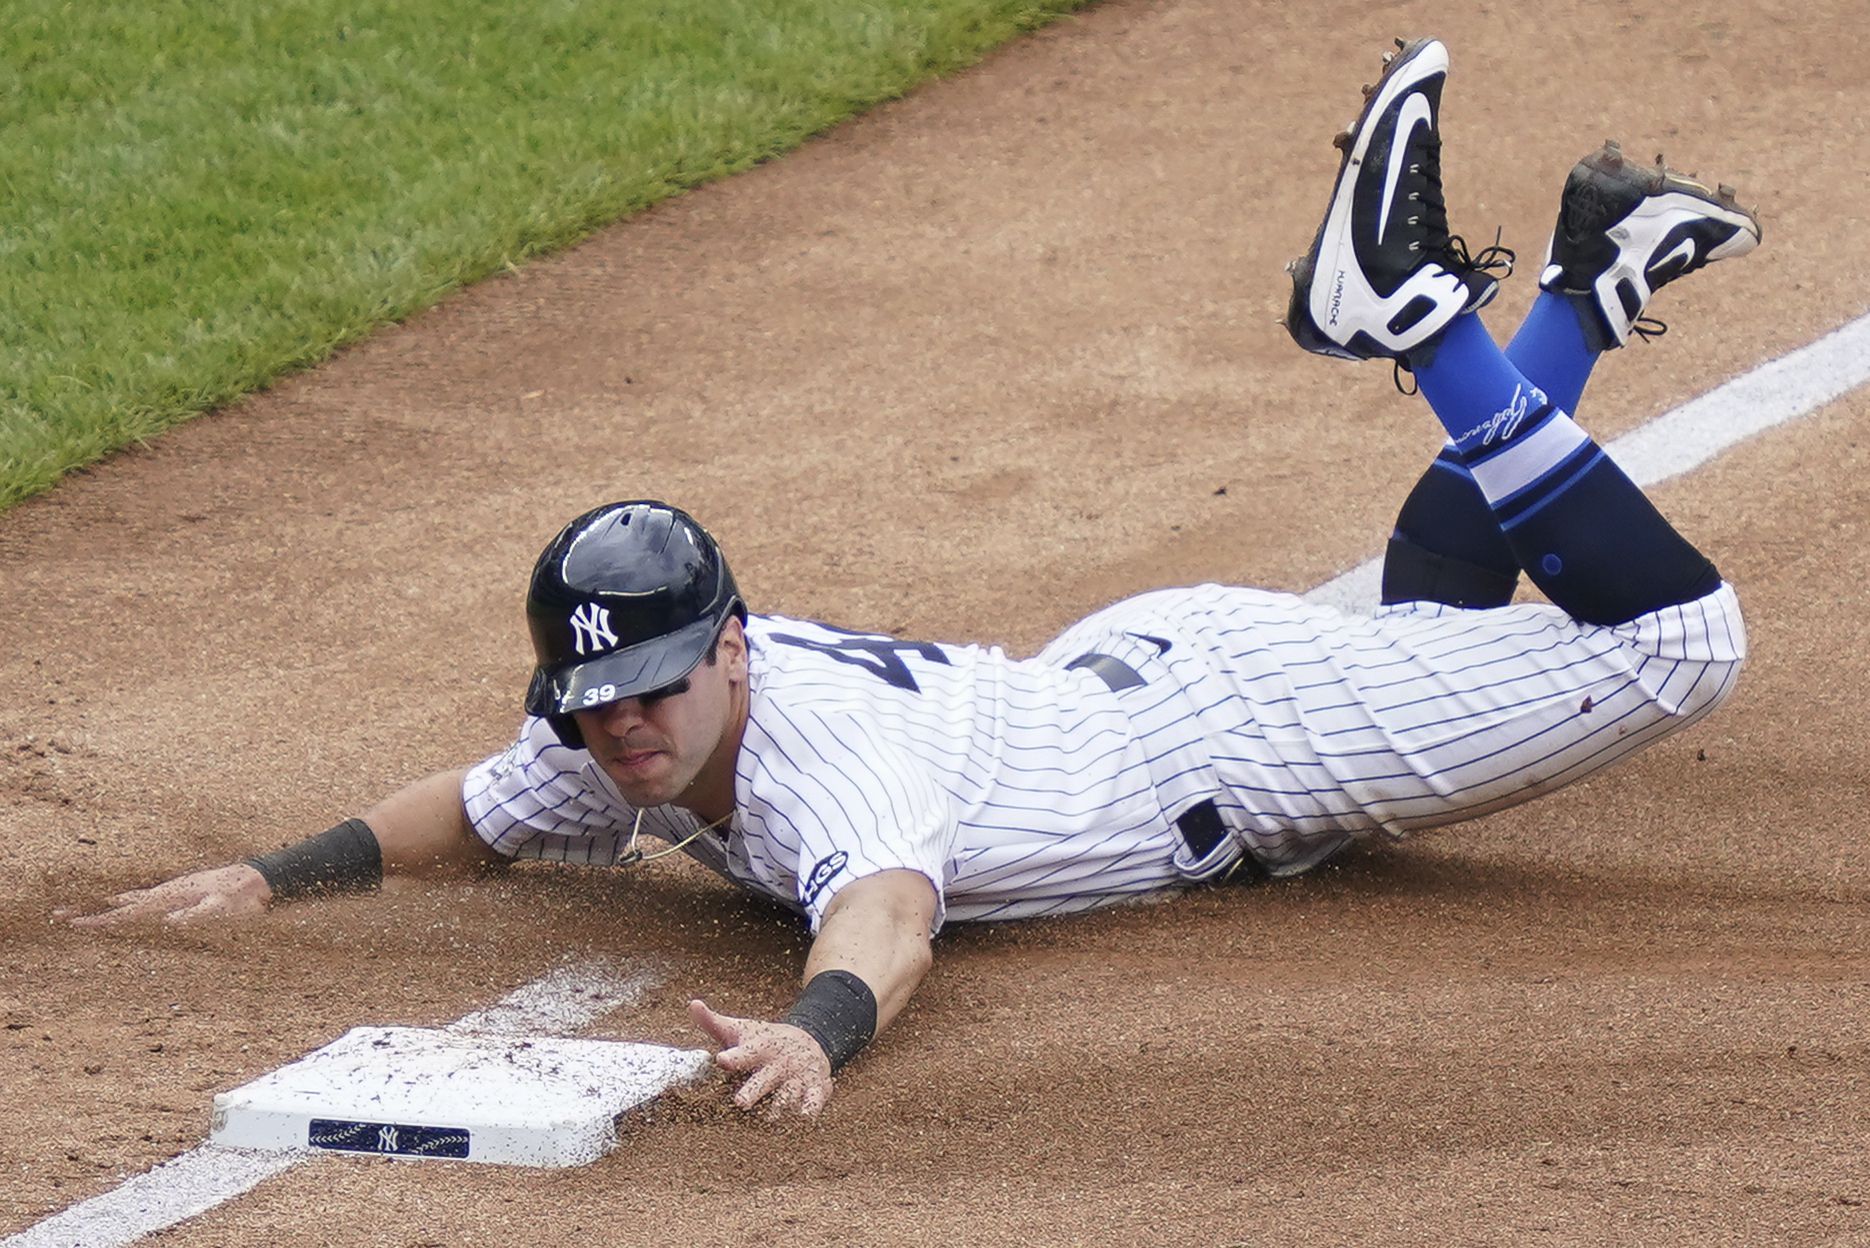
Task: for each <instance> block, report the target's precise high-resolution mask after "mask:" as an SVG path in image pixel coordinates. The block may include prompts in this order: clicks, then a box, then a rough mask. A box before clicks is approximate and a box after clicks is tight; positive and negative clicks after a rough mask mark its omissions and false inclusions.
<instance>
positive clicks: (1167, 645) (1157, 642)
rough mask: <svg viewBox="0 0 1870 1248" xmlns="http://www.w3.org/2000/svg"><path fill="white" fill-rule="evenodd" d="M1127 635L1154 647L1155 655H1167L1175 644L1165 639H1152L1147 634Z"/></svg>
mask: <svg viewBox="0 0 1870 1248" xmlns="http://www.w3.org/2000/svg"><path fill="white" fill-rule="evenodd" d="M1129 635H1130V636H1132V637H1134V638H1136V639H1137V640H1138V641H1146V642H1148V643H1149V644H1150V645H1152V646H1154V647H1155V648H1156V653H1157V654H1167V653H1168V652H1169V651H1170V649H1172V648H1173V646H1174V644H1175V643H1173V642H1171V641H1169V640H1168V639H1167V638H1165V637H1152V636H1150V635H1149V634H1148V633H1131V634H1129Z"/></svg>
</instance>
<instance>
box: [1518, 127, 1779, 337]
mask: <svg viewBox="0 0 1870 1248" xmlns="http://www.w3.org/2000/svg"><path fill="white" fill-rule="evenodd" d="M1759 245H1760V223H1759V219H1758V218H1757V217H1756V216H1754V214H1753V213H1751V212H1749V211H1747V210H1746V209H1745V208H1742V207H1741V206H1740V205H1739V204H1737V203H1735V202H1734V192H1733V188H1732V187H1727V186H1716V187H1709V186H1707V185H1705V184H1704V183H1701V182H1698V181H1696V180H1695V179H1694V178H1693V177H1690V176H1687V175H1684V174H1680V173H1677V172H1675V171H1674V170H1673V169H1670V168H1669V167H1668V166H1667V165H1666V164H1664V163H1663V161H1662V157H1660V156H1658V157H1656V163H1655V164H1653V165H1648V164H1643V163H1640V162H1636V161H1631V160H1628V159H1626V158H1625V157H1624V155H1623V149H1622V148H1621V147H1619V146H1618V145H1617V144H1616V143H1614V142H1606V143H1605V144H1604V146H1603V147H1601V148H1599V149H1598V150H1597V151H1595V152H1593V153H1591V154H1590V155H1589V156H1586V157H1585V158H1584V159H1583V160H1581V161H1579V162H1578V163H1577V165H1576V166H1574V167H1573V168H1572V171H1571V176H1570V177H1568V178H1566V179H1565V193H1564V197H1563V199H1561V200H1560V202H1559V209H1558V225H1557V227H1556V228H1555V229H1554V230H1553V232H1552V241H1551V242H1550V243H1549V244H1548V245H1547V247H1546V259H1545V265H1544V267H1543V268H1542V270H1541V272H1540V274H1539V285H1540V287H1541V288H1543V289H1545V290H1549V291H1555V292H1557V293H1559V294H1565V295H1571V296H1573V297H1574V299H1575V301H1576V302H1578V303H1579V304H1580V305H1581V306H1582V307H1583V308H1584V309H1585V310H1586V313H1587V314H1586V316H1585V317H1584V322H1585V332H1586V337H1587V338H1589V339H1590V340H1591V345H1592V346H1593V347H1595V348H1596V349H1598V350H1600V351H1603V350H1609V349H1610V348H1612V347H1620V346H1622V345H1623V344H1624V343H1626V342H1628V341H1629V339H1630V335H1631V334H1632V333H1635V334H1637V335H1639V336H1643V337H1648V336H1652V335H1653V334H1656V333H1659V332H1661V328H1662V327H1661V325H1660V323H1659V322H1655V321H1647V320H1644V319H1643V312H1644V310H1645V309H1647V308H1648V306H1649V300H1650V298H1651V296H1653V295H1654V294H1655V293H1656V291H1658V290H1660V289H1661V288H1662V287H1663V286H1665V285H1667V284H1668V283H1670V282H1672V281H1674V280H1675V279H1676V278H1678V277H1680V276H1682V275H1683V274H1684V273H1692V272H1694V271H1695V270H1696V269H1698V268H1701V267H1702V266H1703V265H1707V264H1712V263H1713V262H1714V261H1716V260H1726V259H1729V258H1731V257H1733V256H1744V255H1746V254H1747V253H1748V252H1749V251H1752V250H1753V249H1754V248H1755V247H1757V246H1759Z"/></svg>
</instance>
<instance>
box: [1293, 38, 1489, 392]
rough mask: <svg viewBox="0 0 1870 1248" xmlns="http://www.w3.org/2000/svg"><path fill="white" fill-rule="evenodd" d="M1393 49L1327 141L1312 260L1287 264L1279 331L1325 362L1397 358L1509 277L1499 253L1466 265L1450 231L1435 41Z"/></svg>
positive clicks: (1441, 50) (1441, 55) (1441, 61)
mask: <svg viewBox="0 0 1870 1248" xmlns="http://www.w3.org/2000/svg"><path fill="white" fill-rule="evenodd" d="M1398 49H1399V50H1398V51H1396V52H1394V53H1390V54H1389V55H1387V56H1385V57H1384V71H1383V77H1382V78H1381V79H1379V80H1378V82H1377V83H1376V85H1375V87H1366V88H1365V89H1364V96H1365V104H1364V110H1363V112H1362V114H1361V115H1360V116H1359V117H1358V118H1357V121H1356V122H1355V124H1353V125H1352V126H1351V128H1350V130H1348V131H1347V132H1345V133H1344V134H1341V135H1339V136H1338V137H1337V138H1336V139H1335V140H1333V142H1334V143H1336V145H1337V146H1338V148H1339V150H1340V151H1342V152H1343V153H1344V159H1343V161H1342V163H1341V164H1340V165H1339V167H1338V177H1337V182H1336V184H1335V185H1334V186H1333V188H1332V191H1331V204H1330V207H1329V208H1328V209H1327V210H1326V212H1325V219H1324V223H1323V224H1322V225H1320V226H1319V229H1318V235H1317V237H1316V238H1315V239H1314V240H1313V242H1312V248H1311V250H1310V251H1309V252H1307V253H1306V254H1305V255H1304V256H1302V257H1300V258H1299V259H1298V260H1295V261H1294V262H1293V263H1292V264H1291V265H1289V266H1287V271H1288V272H1289V273H1291V274H1292V287H1293V288H1292V301H1291V303H1290V305H1289V306H1288V308H1287V311H1286V329H1287V331H1288V332H1290V333H1291V335H1292V337H1293V340H1294V341H1296V342H1297V343H1298V344H1299V345H1300V346H1301V347H1304V348H1305V349H1306V350H1307V351H1315V352H1317V353H1319V354H1321V355H1336V356H1343V357H1346V358H1348V359H1371V358H1374V357H1378V356H1383V357H1388V358H1390V359H1395V360H1404V359H1406V358H1407V357H1408V356H1409V354H1410V353H1411V352H1415V351H1419V350H1420V349H1422V348H1423V347H1424V346H1426V345H1428V344H1430V343H1431V342H1432V341H1433V340H1434V338H1435V337H1436V336H1437V335H1439V334H1440V333H1441V331H1442V330H1444V329H1446V328H1447V327H1448V325H1449V323H1450V322H1451V321H1453V320H1454V319H1455V317H1457V316H1459V315H1461V314H1462V313H1463V312H1469V311H1472V310H1474V309H1475V308H1478V307H1480V306H1482V305H1483V304H1485V303H1486V302H1487V301H1488V300H1490V299H1492V298H1493V296H1494V293H1495V292H1496V291H1497V290H1498V289H1499V281H1498V279H1497V278H1495V277H1494V276H1493V274H1492V272H1490V270H1496V269H1500V270H1505V271H1507V272H1510V271H1511V270H1512V253H1511V252H1509V251H1507V250H1506V249H1505V248H1501V247H1491V248H1488V249H1487V250H1485V251H1484V252H1482V253H1481V255H1480V256H1478V257H1470V256H1469V255H1468V253H1467V247H1466V244H1465V243H1463V242H1462V241H1461V239H1459V238H1458V237H1455V236H1452V235H1450V234H1449V232H1448V210H1447V207H1446V205H1445V203H1444V202H1443V199H1442V186H1441V132H1440V130H1439V129H1438V121H1439V116H1440V111H1441V90H1442V85H1443V83H1444V82H1445V81H1446V80H1447V76H1448V49H1447V48H1446V47H1444V46H1443V45H1442V44H1441V43H1440V42H1438V41H1437V40H1434V39H1418V40H1416V41H1415V42H1413V43H1402V42H1401V41H1398Z"/></svg>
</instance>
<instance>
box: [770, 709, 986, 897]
mask: <svg viewBox="0 0 1870 1248" xmlns="http://www.w3.org/2000/svg"><path fill="white" fill-rule="evenodd" d="M741 748H742V750H743V751H744V752H745V753H746V754H747V756H748V757H749V758H750V760H751V761H750V766H751V777H750V778H751V783H750V784H749V785H748V786H747V787H748V790H749V791H750V793H751V794H752V797H751V800H749V801H748V802H747V804H746V812H745V820H746V822H747V823H748V824H749V825H751V828H752V829H753V830H755V831H756V832H757V833H758V834H759V840H760V842H761V844H762V845H763V847H764V849H765V851H766V852H767V853H770V854H773V855H775V856H776V857H777V858H778V859H779V861H777V862H776V863H774V864H773V865H775V866H777V867H779V868H781V869H782V870H784V871H785V873H786V874H787V875H791V876H794V877H795V878H796V879H797V881H798V884H797V901H798V904H799V906H800V907H801V908H802V909H803V910H804V911H805V914H806V917H807V918H808V919H809V920H810V922H811V926H812V931H813V933H814V934H815V933H816V932H817V931H818V928H819V925H820V924H821V923H822V922H823V921H824V916H825V910H826V908H827V907H829V906H830V904H831V901H832V899H833V898H834V897H836V896H837V895H838V893H839V892H841V891H843V889H845V888H846V887H848V886H849V885H850V884H851V883H853V882H854V881H857V880H860V879H863V878H864V877H865V876H869V875H875V874H877V873H878V872H881V871H892V870H906V871H915V872H917V873H919V874H921V875H922V876H924V877H925V878H926V879H927V880H928V881H929V883H930V884H931V885H933V886H934V889H935V896H936V909H935V919H934V923H933V925H932V928H931V933H932V932H933V931H934V930H938V929H940V927H941V925H942V922H943V919H944V918H945V916H946V896H945V891H946V876H947V866H948V862H949V860H950V858H951V857H952V854H953V848H954V843H955V837H956V834H957V828H958V824H957V819H956V815H955V810H954V801H953V798H952V797H951V796H950V795H949V793H948V792H947V791H946V790H945V789H943V788H942V787H941V785H940V784H938V783H937V782H936V779H935V777H934V776H933V775H932V774H930V772H929V770H928V769H927V768H926V767H923V766H921V765H919V764H918V763H917V762H916V761H915V760H914V758H912V757H911V756H909V755H907V754H905V753H903V752H901V751H899V750H894V749H891V748H889V747H888V746H886V745H884V744H883V743H882V742H880V741H879V740H878V739H877V734H875V733H874V732H871V731H868V730H867V727H866V725H865V724H864V723H863V722H862V720H861V719H860V718H859V717H857V716H854V715H849V714H845V713H841V712H835V711H812V710H797V711H792V712H790V713H780V712H777V711H776V710H775V711H773V713H770V714H766V715H762V716H761V717H759V719H758V721H757V722H750V723H749V725H748V733H747V737H746V739H745V740H744V741H743V742H742V747H741Z"/></svg>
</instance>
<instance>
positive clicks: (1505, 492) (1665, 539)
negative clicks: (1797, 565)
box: [1415, 310, 1720, 624]
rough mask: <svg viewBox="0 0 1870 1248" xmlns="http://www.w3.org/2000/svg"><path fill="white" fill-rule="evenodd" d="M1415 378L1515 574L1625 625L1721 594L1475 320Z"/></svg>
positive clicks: (1582, 610) (1567, 605)
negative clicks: (1512, 558)
mask: <svg viewBox="0 0 1870 1248" xmlns="http://www.w3.org/2000/svg"><path fill="white" fill-rule="evenodd" d="M1567 311H1568V310H1567ZM1573 324H1574V325H1575V320H1574V322H1573ZM1554 337H1556V335H1554ZM1542 340H1543V331H1542V332H1541V334H1540V335H1539V336H1538V337H1537V338H1536V339H1535V341H1542ZM1587 354H1588V353H1587ZM1574 371H1575V370H1574ZM1586 372H1587V373H1588V368H1587V369H1586ZM1415 375H1416V381H1417V382H1418V384H1420V386H1421V388H1422V396H1423V397H1424V398H1425V399H1427V400H1428V402H1429V405H1430V406H1431V407H1433V408H1434V409H1435V414H1436V416H1438V417H1439V418H1440V419H1441V422H1442V425H1443V427H1445V428H1446V429H1447V431H1448V436H1449V439H1450V440H1451V442H1452V444H1453V445H1452V450H1453V452H1454V454H1455V455H1456V456H1457V457H1458V458H1459V460H1460V462H1461V463H1462V464H1463V465H1464V466H1465V467H1466V468H1467V470H1468V471H1469V472H1470V473H1471V474H1472V476H1473V480H1474V482H1475V484H1476V485H1478V486H1479V488H1480V493H1481V494H1482V496H1484V497H1485V499H1486V500H1487V504H1488V507H1489V508H1490V509H1491V511H1492V513H1493V516H1494V518H1495V519H1496V520H1497V521H1498V523H1499V528H1500V531H1501V533H1502V535H1503V537H1504V539H1505V541H1506V544H1507V546H1508V547H1509V548H1510V549H1511V551H1512V552H1513V555H1514V556H1515V558H1516V559H1517V560H1518V562H1519V565H1520V566H1521V567H1522V568H1524V569H1525V571H1526V574H1527V575H1528V576H1530V577H1531V578H1532V579H1533V582H1534V583H1535V584H1537V585H1538V586H1539V588H1540V589H1541V590H1543V591H1545V594H1546V596H1547V597H1548V598H1550V599H1551V600H1552V601H1553V602H1554V603H1556V604H1557V605H1558V606H1559V607H1560V608H1562V609H1563V610H1564V611H1565V612H1566V613H1567V614H1569V615H1571V616H1573V617H1574V618H1576V619H1579V620H1583V621H1585V622H1586V623H1593V624H1620V623H1623V622H1625V621H1627V620H1632V619H1635V618H1636V617H1637V616H1639V615H1643V614H1645V613H1646V612H1649V611H1654V610H1657V609H1659V608H1661V607H1665V606H1671V605H1674V604H1676V603H1681V602H1688V601H1691V600H1693V599H1694V598H1698V597H1701V596H1703V595H1705V594H1708V593H1712V592H1713V591H1714V590H1715V589H1716V588H1718V587H1719V585H1720V574H1719V573H1718V572H1716V571H1715V569H1714V565H1713V564H1711V563H1709V562H1708V560H1707V559H1706V557H1705V556H1703V555H1702V554H1701V552H1700V551H1698V550H1696V549H1695V548H1694V547H1693V546H1691V545H1689V544H1688V542H1686V541H1685V540H1683V538H1682V537H1681V535H1680V534H1678V533H1676V531H1675V530H1674V529H1673V528H1672V527H1670V525H1669V523H1668V521H1667V520H1665V519H1663V518H1662V515H1661V513H1660V512H1658V511H1657V510H1656V509H1655V507H1654V505H1652V504H1651V503H1650V501H1649V500H1648V498H1646V497H1645V496H1644V495H1643V492H1642V490H1641V489H1639V488H1638V487H1637V486H1636V484H1635V483H1634V482H1632V481H1631V480H1630V479H1629V478H1628V477H1627V476H1625V475H1624V474H1623V471H1622V470H1621V469H1619V468H1618V467H1617V465H1616V464H1615V463H1613V462H1612V461H1611V460H1610V458H1609V457H1608V456H1606V455H1605V454H1604V452H1603V450H1602V448H1600V447H1599V446H1598V445H1597V443H1596V442H1594V441H1592V440H1591V438H1590V436H1589V435H1587V434H1586V433H1585V432H1584V430H1582V429H1580V428H1579V427H1578V426H1577V425H1576V424H1574V423H1572V420H1571V418H1570V417H1569V416H1567V415H1566V414H1565V413H1564V412H1563V411H1562V410H1560V409H1559V408H1558V407H1557V406H1555V405H1554V404H1553V403H1552V402H1551V400H1550V398H1549V396H1548V394H1547V393H1546V391H1544V390H1542V389H1541V388H1540V387H1538V386H1535V385H1534V384H1533V383H1532V382H1531V381H1529V380H1527V378H1526V376H1525V374H1524V373H1522V372H1521V371H1520V370H1519V369H1517V368H1515V367H1514V365H1513V363H1512V361H1510V360H1509V359H1507V357H1506V355H1505V353H1503V352H1502V351H1501V350H1500V348H1499V346H1498V345H1497V344H1496V343H1495V342H1494V340H1493V338H1492V336H1491V335H1489V334H1488V332H1487V328H1486V326H1484V325H1483V324H1481V321H1480V318H1479V317H1478V316H1474V315H1466V316H1462V317H1459V318H1457V319H1456V320H1455V321H1454V323H1453V324H1452V325H1450V326H1449V327H1448V329H1447V330H1446V332H1445V333H1444V334H1443V335H1442V337H1441V339H1440V341H1439V342H1438V343H1437V345H1436V348H1435V350H1434V352H1433V353H1432V358H1431V359H1429V360H1426V361H1422V362H1420V363H1418V364H1417V365H1416V368H1415ZM1561 384H1563V382H1562V380H1561ZM1579 384H1580V385H1581V384H1582V382H1581V381H1580V382H1579ZM1574 401H1575V399H1574Z"/></svg>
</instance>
